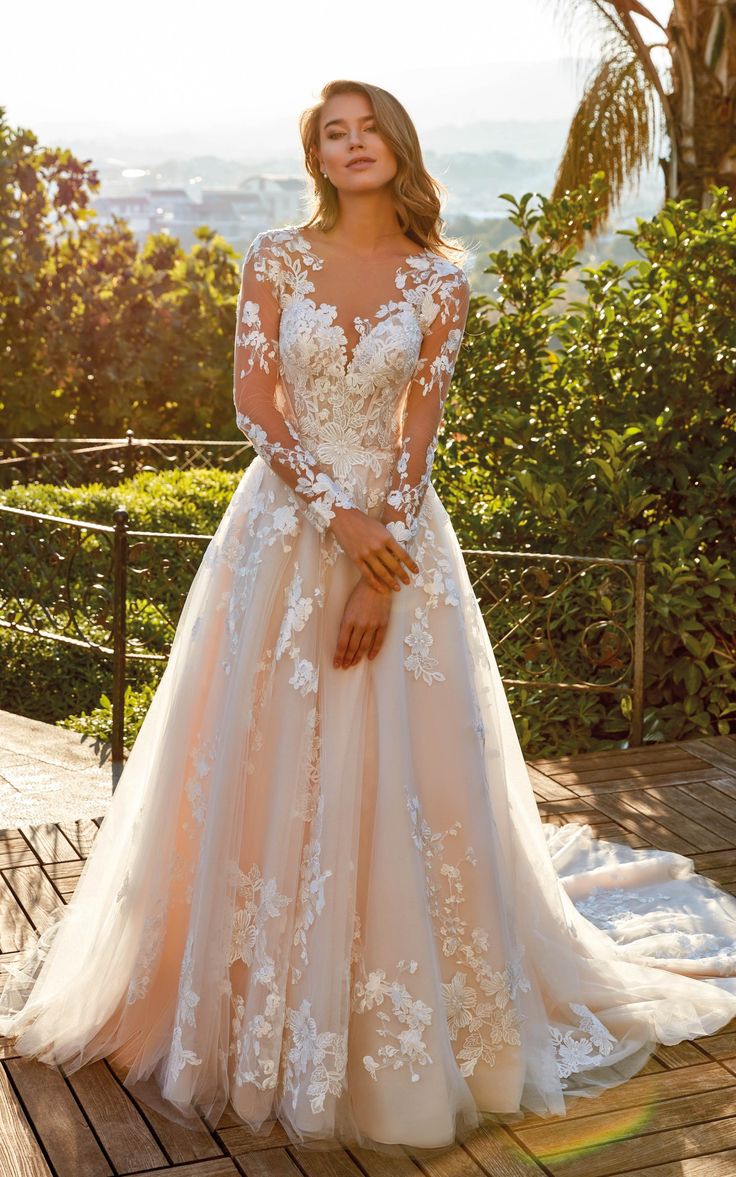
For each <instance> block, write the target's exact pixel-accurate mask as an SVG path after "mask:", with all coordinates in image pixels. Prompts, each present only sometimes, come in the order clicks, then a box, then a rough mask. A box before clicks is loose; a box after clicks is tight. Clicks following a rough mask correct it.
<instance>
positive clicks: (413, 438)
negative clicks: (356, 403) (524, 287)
mask: <svg viewBox="0 0 736 1177" xmlns="http://www.w3.org/2000/svg"><path fill="white" fill-rule="evenodd" d="M447 270H448V271H450V272H449V273H443V274H442V280H441V283H440V286H439V289H438V291H437V296H438V297H439V301H440V305H439V307H436V308H435V314H434V319H433V321H432V324H431V326H430V328H429V330H428V331H427V333H426V334H425V336H424V339H423V341H422V347H421V351H420V353H419V358H418V360H417V364H416V367H415V369H414V373H413V375H412V379H411V382H410V384H409V388H408V391H407V394H406V399H405V402H404V411H403V421H402V433H401V451H400V454H399V458H398V460H397V462H396V465H395V467H394V471H393V474H392V477H391V481H390V483H389V489H388V494H387V496H386V503H385V505H384V509H383V512H382V515H381V519H382V522H383V523H385V525H386V527H387V528H388V530H389V531H390V532H391V534H392V535H393V537H394V539H396V540H397V541H398V542H399V543H400V544H401V545H402V546H403V547H405V548H406V549H407V551H408V552H410V553H411V554H413V546H414V539H415V537H416V534H417V529H418V525H419V512H420V508H421V505H422V502H423V500H424V496H425V494H426V492H427V487H428V486H429V482H430V475H431V473H432V465H433V462H434V455H435V450H436V448H437V440H438V437H439V432H440V427H441V425H442V421H443V412H444V406H445V399H446V397H447V391H448V389H449V386H450V381H451V379H452V373H453V371H454V369H455V361H456V359H457V354H458V351H459V350H460V344H461V342H462V338H463V332H464V330H465V323H466V320H467V317H468V306H469V304H470V283H469V282H468V279H467V277H466V275H465V273H464V272H463V270H461V269H459V267H457V266H452V267H450V266H449V264H448V266H447Z"/></svg>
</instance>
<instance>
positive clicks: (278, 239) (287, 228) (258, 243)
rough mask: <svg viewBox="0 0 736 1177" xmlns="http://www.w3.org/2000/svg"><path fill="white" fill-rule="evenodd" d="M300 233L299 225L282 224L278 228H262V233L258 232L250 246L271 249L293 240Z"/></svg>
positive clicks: (254, 248)
mask: <svg viewBox="0 0 736 1177" xmlns="http://www.w3.org/2000/svg"><path fill="white" fill-rule="evenodd" d="M298 235H299V226H298V225H281V226H279V227H278V228H273V229H262V230H261V231H260V233H256V235H255V237H254V238H253V240H252V241H251V244H250V247H249V248H250V249H251V250H264V249H271V248H272V247H273V246H278V245H283V244H284V243H285V242H287V241H293V240H294V238H295V237H297V236H298Z"/></svg>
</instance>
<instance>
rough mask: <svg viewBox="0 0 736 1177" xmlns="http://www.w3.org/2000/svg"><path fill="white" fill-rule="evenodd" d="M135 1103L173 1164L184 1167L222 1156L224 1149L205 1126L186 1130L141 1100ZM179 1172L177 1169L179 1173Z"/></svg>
mask: <svg viewBox="0 0 736 1177" xmlns="http://www.w3.org/2000/svg"><path fill="white" fill-rule="evenodd" d="M134 1102H135V1103H136V1105H137V1107H138V1109H139V1111H140V1113H141V1115H142V1116H143V1117H144V1119H145V1120H147V1121H148V1123H149V1124H150V1125H151V1127H152V1129H153V1131H154V1132H155V1133H156V1136H157V1138H158V1140H159V1141H160V1142H161V1146H162V1148H164V1149H166V1152H167V1153H168V1155H169V1156H170V1157H171V1160H172V1163H173V1164H175V1165H182V1164H186V1162H187V1161H203V1160H207V1159H209V1158H212V1157H221V1156H222V1149H221V1148H220V1146H219V1144H218V1143H217V1141H216V1140H215V1139H214V1137H212V1136H211V1135H210V1133H209V1132H208V1131H207V1128H206V1127H205V1126H204V1124H203V1125H202V1126H201V1127H200V1128H186V1127H185V1126H184V1125H183V1124H177V1123H176V1121H175V1120H170V1119H169V1118H168V1116H164V1115H162V1114H161V1113H160V1112H157V1111H155V1110H154V1109H153V1108H149V1107H148V1106H147V1105H146V1104H144V1103H142V1102H141V1101H140V1100H134ZM179 1172H180V1170H179V1169H177V1173H179Z"/></svg>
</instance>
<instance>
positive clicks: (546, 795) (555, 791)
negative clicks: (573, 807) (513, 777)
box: [526, 764, 571, 801]
mask: <svg viewBox="0 0 736 1177" xmlns="http://www.w3.org/2000/svg"><path fill="white" fill-rule="evenodd" d="M526 768H527V772H528V774H529V780H530V782H531V786H532V788H533V790H534V792H535V793H536V794H537V796H538V797H542V798H543V799H544V800H545V801H557V800H560V801H564V799H565V798H566V797H570V796H571V794H570V790H569V789H566V788H565V787H564V785H560V784H558V783H557V781H555V780H553V779H552V777H550V776H548V775H547V774H546V773H543V772H540V771H539V769H538V768H534V767H533V766H532V765H529V764H527V766H526Z"/></svg>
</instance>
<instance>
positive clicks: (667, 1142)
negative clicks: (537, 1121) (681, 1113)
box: [542, 1116, 736, 1177]
mask: <svg viewBox="0 0 736 1177" xmlns="http://www.w3.org/2000/svg"><path fill="white" fill-rule="evenodd" d="M735 1144H736V1116H731V1117H730V1118H729V1119H726V1120H714V1121H713V1123H710V1124H693V1125H691V1126H690V1127H688V1129H687V1131H683V1130H682V1129H680V1128H670V1129H669V1130H667V1131H664V1132H642V1133H640V1134H639V1135H638V1136H634V1137H632V1138H631V1139H629V1140H616V1141H613V1142H612V1143H611V1144H601V1145H597V1146H593V1147H591V1148H585V1149H576V1150H575V1155H574V1156H572V1157H569V1158H568V1159H567V1160H565V1159H562V1158H553V1157H550V1158H542V1159H543V1161H544V1164H545V1165H546V1166H547V1168H548V1169H549V1171H550V1172H551V1173H553V1174H555V1175H557V1174H559V1175H560V1177H614V1175H615V1174H618V1173H625V1172H626V1170H633V1172H634V1173H640V1172H641V1170H642V1169H643V1168H645V1167H646V1166H647V1165H649V1166H652V1165H661V1164H663V1163H664V1162H666V1161H670V1162H671V1161H680V1160H684V1159H685V1158H686V1157H700V1156H703V1155H704V1154H706V1153H709V1152H723V1151H724V1150H725V1149H729V1148H732V1147H733V1146H734V1145H735Z"/></svg>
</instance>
